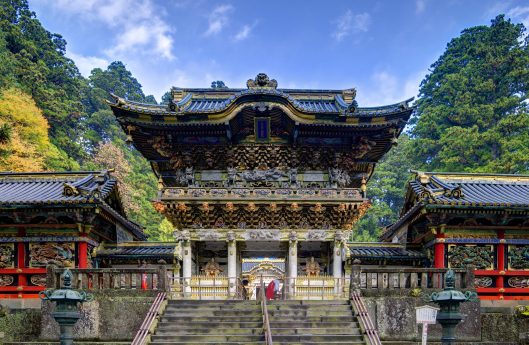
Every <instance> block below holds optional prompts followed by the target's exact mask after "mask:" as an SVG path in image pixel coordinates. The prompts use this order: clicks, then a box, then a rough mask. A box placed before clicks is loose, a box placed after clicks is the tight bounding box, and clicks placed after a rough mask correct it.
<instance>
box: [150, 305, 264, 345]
mask: <svg viewBox="0 0 529 345" xmlns="http://www.w3.org/2000/svg"><path fill="white" fill-rule="evenodd" d="M264 343H265V341H264V335H263V317H262V314H261V305H260V304H257V303H256V301H175V300H170V301H169V303H168V305H167V307H166V309H165V313H164V314H163V315H162V317H161V319H160V322H159V323H158V326H157V327H156V330H155V333H154V334H153V335H152V336H151V343H150V344H151V345H163V344H166V345H170V344H188V345H199V344H223V345H224V344H233V345H243V344H248V345H250V344H251V345H253V344H264Z"/></svg>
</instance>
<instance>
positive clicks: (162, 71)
mask: <svg viewBox="0 0 529 345" xmlns="http://www.w3.org/2000/svg"><path fill="white" fill-rule="evenodd" d="M30 6H31V8H32V9H33V10H34V11H35V12H36V13H37V17H38V18H39V19H40V20H41V21H42V23H43V24H44V26H45V27H46V28H47V29H48V30H50V31H52V32H56V33H59V34H61V35H63V36H64V37H65V39H66V40H67V42H68V46H67V50H68V53H67V55H68V56H69V57H71V58H72V59H73V60H74V61H75V62H76V64H77V65H78V67H79V69H80V70H81V73H83V75H85V76H87V75H88V74H89V72H90V70H91V69H92V68H94V67H101V68H105V67H106V66H107V65H108V63H110V62H111V61H114V60H121V61H123V62H124V63H125V64H126V66H127V68H128V69H129V70H131V71H132V73H133V75H134V76H135V77H136V78H137V79H138V80H139V81H140V83H141V84H142V85H143V88H144V91H145V93H146V94H153V95H154V96H155V97H156V99H157V100H160V97H161V95H162V94H163V93H164V92H165V91H167V90H169V88H170V87H171V86H179V87H209V85H210V83H211V81H213V80H223V81H224V82H225V83H226V84H227V85H228V86H229V87H245V83H246V80H247V79H249V78H253V77H254V76H255V75H256V74H257V73H259V72H265V73H267V74H268V75H269V76H270V77H271V78H274V79H276V80H277V81H278V84H279V87H280V88H281V87H282V88H333V89H344V88H350V87H356V88H357V90H358V93H357V100H358V102H359V104H360V106H373V105H383V104H388V103H393V102H398V101H401V100H404V99H406V98H409V97H413V96H415V95H416V94H417V90H418V87H419V84H420V81H421V80H422V79H423V77H424V76H425V74H426V73H427V72H428V68H429V66H430V65H431V64H432V63H433V62H434V61H435V60H436V59H437V58H438V57H439V55H441V54H442V53H443V51H444V49H445V47H446V44H447V43H448V42H449V41H450V39H451V38H453V37H456V36H458V35H459V33H460V32H461V30H463V29H464V28H467V27H470V26H475V25H488V24H489V23H490V20H491V19H492V18H494V17H495V16H496V15H497V14H500V13H505V14H507V16H508V17H510V18H512V20H513V21H515V22H522V23H524V24H525V25H526V26H528V24H529V3H528V2H527V1H523V0H465V1H463V0H400V1H397V0H385V1H382V0H380V1H375V0H372V1H367V0H366V1H352V0H349V1H330V0H327V1H309V0H305V1H301V0H300V1H298V0H293V1H286V0H283V1H276V0H266V1H257V0H244V1H243V0H241V1H206V0H170V1H169V0H168V1H160V0H158V1H157V0H30Z"/></svg>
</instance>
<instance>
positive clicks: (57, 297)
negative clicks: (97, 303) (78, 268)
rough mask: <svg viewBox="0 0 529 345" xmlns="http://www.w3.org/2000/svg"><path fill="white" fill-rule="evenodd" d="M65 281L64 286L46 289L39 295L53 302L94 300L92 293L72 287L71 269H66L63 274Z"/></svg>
mask: <svg viewBox="0 0 529 345" xmlns="http://www.w3.org/2000/svg"><path fill="white" fill-rule="evenodd" d="M62 278H63V281H64V284H63V288H62V289H57V290H45V291H41V292H40V293H39V296H40V298H41V299H43V300H48V301H52V302H59V301H63V302H75V303H77V302H89V301H91V300H93V298H94V296H93V295H92V294H87V293H86V292H84V291H77V290H73V289H72V278H73V274H72V272H71V271H70V270H69V269H66V271H64V273H63V274H62Z"/></svg>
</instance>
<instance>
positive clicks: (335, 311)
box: [268, 300, 365, 345]
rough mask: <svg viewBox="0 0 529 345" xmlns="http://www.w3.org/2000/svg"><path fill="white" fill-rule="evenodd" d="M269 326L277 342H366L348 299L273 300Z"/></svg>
mask: <svg viewBox="0 0 529 345" xmlns="http://www.w3.org/2000/svg"><path fill="white" fill-rule="evenodd" d="M268 315H269V317H270V328H271V330H272V339H273V341H274V345H275V344H278V345H281V344H292V345H294V344H314V345H316V344H318V345H320V344H321V345H323V344H365V341H364V338H363V336H362V334H361V330H360V326H359V324H358V320H357V319H356V317H355V316H354V313H353V310H352V307H351V304H350V303H349V301H342V300H335V301H270V302H269V304H268Z"/></svg>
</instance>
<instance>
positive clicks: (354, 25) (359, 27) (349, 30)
mask: <svg viewBox="0 0 529 345" xmlns="http://www.w3.org/2000/svg"><path fill="white" fill-rule="evenodd" d="M370 24H371V16H370V15H369V13H365V12H364V13H359V14H353V12H352V11H351V10H347V11H346V12H345V13H344V14H343V15H342V16H340V17H339V18H338V19H337V20H336V21H335V25H336V27H335V30H334V32H333V33H332V35H331V36H332V37H333V38H334V39H335V40H336V41H338V42H340V41H342V40H343V39H344V38H345V37H347V36H349V35H351V34H353V33H356V32H367V31H368V30H369V25H370Z"/></svg>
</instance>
